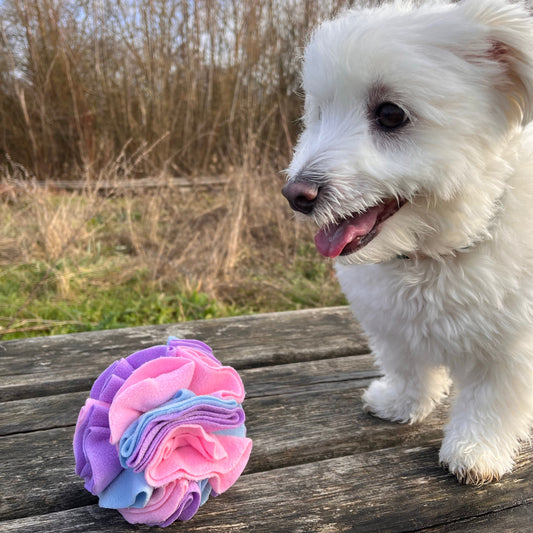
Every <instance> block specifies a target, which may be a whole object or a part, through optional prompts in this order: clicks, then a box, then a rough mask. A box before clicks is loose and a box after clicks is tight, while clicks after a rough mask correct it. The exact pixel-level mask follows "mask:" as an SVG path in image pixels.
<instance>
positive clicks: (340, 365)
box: [0, 355, 379, 436]
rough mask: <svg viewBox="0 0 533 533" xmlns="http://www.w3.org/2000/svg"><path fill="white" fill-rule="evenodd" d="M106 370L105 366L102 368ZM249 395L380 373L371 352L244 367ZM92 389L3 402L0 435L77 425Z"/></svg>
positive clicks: (244, 379)
mask: <svg viewBox="0 0 533 533" xmlns="http://www.w3.org/2000/svg"><path fill="white" fill-rule="evenodd" d="M102 370H103V368H102ZM240 375H241V377H242V379H243V381H244V385H245V388H246V392H247V398H248V399H250V398H255V397H260V396H270V395H279V394H290V393H294V392H298V391H299V392H302V391H305V390H306V388H309V387H310V386H315V389H314V390H316V385H318V384H320V383H322V384H324V385H326V386H327V384H330V383H336V382H346V381H352V380H359V381H361V382H362V383H366V381H365V380H368V379H369V378H373V377H376V376H378V375H379V371H378V370H376V369H375V368H374V366H373V359H372V357H371V356H369V355H356V356H349V357H343V358H337V359H325V360H319V361H308V362H304V363H292V364H286V365H279V366H273V367H262V368H252V369H248V370H241V372H240ZM88 395H89V391H88V390H86V391H81V392H72V393H65V394H56V395H51V396H43V397H40V398H27V399H24V400H13V401H9V402H4V403H0V436H1V435H10V434H14V433H18V432H28V431H37V430H43V429H50V428H57V427H64V426H69V425H74V424H75V423H76V419H77V416H78V412H79V409H80V407H81V406H82V405H83V403H84V402H85V399H86V398H87V397H88Z"/></svg>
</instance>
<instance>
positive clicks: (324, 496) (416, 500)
mask: <svg viewBox="0 0 533 533" xmlns="http://www.w3.org/2000/svg"><path fill="white" fill-rule="evenodd" d="M437 450H438V442H434V443H430V444H428V445H426V446H425V447H423V448H416V449H415V448H410V449H396V448H393V449H386V450H380V451H373V452H366V453H362V454H357V455H351V456H346V457H340V458H335V459H330V460H326V461H321V462H316V463H312V464H304V465H298V466H293V467H287V468H284V469H277V470H272V471H270V472H261V473H256V474H248V475H244V476H243V477H242V478H241V479H240V480H239V481H238V483H237V484H236V485H235V486H234V487H232V489H231V490H230V491H228V493H226V494H224V495H222V496H221V497H219V498H216V499H214V500H211V501H209V502H208V503H207V504H206V505H205V506H204V507H202V508H201V509H200V511H199V512H198V514H197V515H196V517H195V518H194V519H193V520H192V521H191V522H188V523H187V525H186V526H185V525H183V524H181V525H180V524H177V525H175V526H173V527H172V528H171V529H170V530H171V531H181V530H184V528H186V530H187V531H188V532H189V533H199V532H203V533H206V532H212V533H214V532H216V533H219V532H220V531H231V532H245V531H253V532H257V533H272V532H277V531H290V532H294V533H299V532H302V533H303V532H343V531H357V532H359V533H365V532H372V533H374V532H376V531H380V532H399V531H403V532H407V531H420V530H424V529H429V528H431V527H433V526H434V525H435V524H440V527H441V529H440V530H442V531H465V529H462V524H464V523H465V522H464V520H469V522H468V526H469V527H471V526H473V525H475V523H476V520H475V519H474V520H471V521H470V519H471V517H472V516H480V517H486V518H487V519H488V522H487V523H488V524H489V525H490V526H491V528H490V529H488V530H487V531H513V529H510V530H508V529H507V525H509V524H510V525H511V527H515V526H516V524H517V520H515V516H513V513H512V512H511V511H507V509H512V508H516V506H518V505H520V506H522V507H523V509H531V505H532V503H533V485H532V484H531V482H530V479H531V476H532V475H533V457H532V456H531V455H530V456H526V457H523V458H522V459H521V460H520V461H519V463H518V465H517V468H516V470H515V472H514V474H513V476H512V479H511V478H510V477H509V478H507V480H505V481H503V482H501V483H496V484H493V485H488V486H485V487H482V488H479V489H476V488H473V487H465V486H461V485H459V484H457V482H456V481H455V480H454V479H453V478H452V477H451V476H449V475H447V474H446V473H445V472H443V471H442V470H440V469H439V468H438V467H437V466H436V464H435V455H436V453H437ZM522 516H523V515H522ZM489 517H490V518H489ZM481 520H482V521H483V520H484V518H482V519H481ZM520 520H521V522H522V523H524V522H525V520H524V519H523V518H520ZM513 524H514V525H513ZM443 527H445V528H446V529H442V528H443ZM149 530H150V529H149V528H147V527H143V526H129V525H128V524H127V523H125V522H124V521H123V520H122V518H121V517H120V516H119V515H118V513H114V512H112V511H109V510H101V509H99V508H98V507H96V506H87V507H81V508H78V509H72V510H66V511H63V512H57V513H52V514H47V515H44V516H32V517H27V518H23V519H19V520H13V521H6V522H3V523H2V531H5V532H6V533H7V532H15V531H18V532H21V531H24V532H25V533H26V532H37V531H54V532H58V533H66V532H71V531H85V532H97V531H98V532H100V531H106V532H114V531H124V532H126V531H149ZM468 530H469V531H483V529H481V528H477V529H468ZM435 531H439V529H437V530H435Z"/></svg>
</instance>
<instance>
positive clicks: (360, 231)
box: [315, 206, 381, 257]
mask: <svg viewBox="0 0 533 533" xmlns="http://www.w3.org/2000/svg"><path fill="white" fill-rule="evenodd" d="M380 210H381V206H375V207H371V208H370V209H369V210H368V211H365V212H364V213H362V214H361V215H357V216H354V217H352V218H347V219H346V220H343V221H342V222H341V223H339V224H336V225H333V226H327V227H325V228H322V229H321V230H320V231H319V232H318V233H317V234H316V235H315V245H316V249H317V250H318V251H319V252H320V253H321V254H322V255H323V256H325V257H337V256H338V255H340V253H341V252H342V251H343V250H344V248H346V246H347V245H348V244H350V243H352V242H354V241H355V239H360V238H361V237H363V236H364V235H366V234H367V233H368V232H369V231H370V230H371V229H372V228H373V227H374V225H375V224H376V220H377V217H378V213H379V211H380Z"/></svg>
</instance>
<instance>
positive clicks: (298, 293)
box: [0, 169, 343, 336]
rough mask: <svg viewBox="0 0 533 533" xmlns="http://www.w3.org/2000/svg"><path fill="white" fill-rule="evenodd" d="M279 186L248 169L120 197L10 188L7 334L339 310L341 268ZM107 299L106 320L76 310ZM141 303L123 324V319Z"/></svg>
mask: <svg viewBox="0 0 533 533" xmlns="http://www.w3.org/2000/svg"><path fill="white" fill-rule="evenodd" d="M281 185H282V178H281V176H279V174H278V175H277V174H275V173H265V174H260V173H256V174H253V173H250V172H249V171H246V170H245V169H240V170H235V171H234V172H233V174H231V176H229V180H228V183H227V184H226V185H225V186H224V187H220V188H212V189H206V188H203V189H180V188H168V187H164V186H162V187H160V188H157V189H154V190H150V191H145V192H137V193H133V192H127V193H126V194H124V195H120V196H118V195H113V194H108V195H107V196H101V195H99V193H98V192H97V191H96V189H95V188H94V187H92V188H91V187H87V189H86V190H85V191H84V192H83V193H64V192H58V191H53V190H50V189H48V188H45V187H42V186H38V185H36V184H35V183H34V184H28V182H15V181H14V180H12V179H4V181H3V182H2V186H1V190H2V191H3V192H2V194H1V205H0V225H1V226H2V227H3V228H4V231H3V232H2V234H1V235H0V279H1V280H2V286H3V295H0V296H3V297H2V298H0V320H2V316H3V317H4V319H3V322H2V325H3V330H1V329H0V334H2V333H3V334H5V333H7V332H12V334H11V336H17V335H16V333H25V334H33V333H35V332H39V333H43V332H53V333H59V332H68V331H79V330H80V329H93V328H100V327H119V326H124V325H134V324H135V325H136V324H143V323H157V322H161V321H176V320H187V319H191V318H204V317H213V316H225V315H228V314H240V313H252V312H261V311H272V310H280V309H297V308H301V307H310V306H321V305H334V304H338V303H341V302H342V301H343V300H342V296H341V295H340V292H339V290H338V288H337V285H336V283H335V280H334V277H333V273H332V270H331V265H330V264H328V263H327V262H325V261H324V260H322V259H321V258H319V257H318V255H317V254H316V252H315V251H314V248H313V247H312V246H311V242H312V231H311V230H310V228H305V227H303V226H301V225H299V224H296V223H294V221H293V220H292V215H291V214H290V212H289V209H288V207H287V206H286V205H285V201H284V199H283V198H282V197H281V195H280V194H279V190H280V188H281ZM117 291H118V292H117ZM14 295H16V297H14ZM178 296H179V297H178ZM131 298H133V300H135V299H137V300H138V302H135V301H131ZM143 298H146V301H145V303H142V302H143ZM156 300H157V301H156ZM97 301H99V302H100V304H99V306H98V309H97V310H95V309H93V307H91V308H90V309H88V308H84V307H82V308H78V307H77V306H78V304H79V303H80V302H87V305H88V303H89V302H90V304H91V306H94V304H95V302H97ZM154 302H155V303H154ZM137 305H138V306H139V308H138V309H136V310H133V311H131V312H130V311H128V313H130V315H131V316H130V315H128V317H127V318H124V317H123V315H122V314H121V313H122V311H120V309H122V308H125V309H126V308H127V309H130V308H132V306H133V307H135V306H137ZM152 307H153V308H154V309H153V312H151V311H150V308H152ZM63 308H64V309H65V310H66V311H65V312H59V311H58V310H59V309H63ZM54 310H55V311H54ZM150 313H152V314H150ZM115 315H117V317H118V318H112V319H109V318H107V319H106V318H105V317H106V316H107V317H110V316H112V317H113V316H115Z"/></svg>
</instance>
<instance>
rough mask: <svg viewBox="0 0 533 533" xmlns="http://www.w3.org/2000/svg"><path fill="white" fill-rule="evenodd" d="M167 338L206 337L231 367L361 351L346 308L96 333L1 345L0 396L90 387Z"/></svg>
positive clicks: (359, 337) (27, 395)
mask: <svg viewBox="0 0 533 533" xmlns="http://www.w3.org/2000/svg"><path fill="white" fill-rule="evenodd" d="M169 335H175V336H177V337H181V338H197V339H200V340H203V341H204V342H207V343H208V344H209V345H210V346H211V347H212V348H213V350H214V351H215V354H216V355H217V357H218V358H219V359H220V360H221V361H223V363H224V364H228V365H231V366H234V367H235V368H237V369H239V370H240V369H245V368H254V367H255V368H257V367H260V366H265V365H276V364H286V363H294V362H301V361H312V360H315V359H331V358H336V357H343V356H349V355H354V354H362V353H366V352H367V351H368V347H367V343H366V340H365V338H364V336H363V334H362V332H361V328H360V327H359V326H358V324H357V323H356V322H355V320H354V319H353V318H352V315H351V312H350V310H349V309H348V308H347V307H336V308H327V309H311V310H304V311H292V312H286V313H269V314H265V315H250V316H246V317H238V318H223V319H217V320H208V321H196V322H184V323H181V324H164V325H158V326H146V327H139V328H124V329H119V330H107V331H94V332H85V333H76V334H71V335H57V336H53V337H36V338H32V339H24V340H13V341H4V342H1V343H0V376H2V380H1V382H0V401H7V400H16V399H22V398H31V397H34V396H45V395H49V394H58V393H66V392H76V391H79V390H88V389H89V388H90V386H91V384H92V383H93V381H94V380H95V379H96V377H97V376H98V375H99V373H100V372H101V371H102V369H103V368H105V367H107V366H108V365H109V364H110V363H111V362H113V361H114V360H115V359H118V358H120V357H124V356H127V355H129V354H130V353H132V352H134V351H137V350H141V349H143V348H146V347H148V346H153V345H155V344H164V343H165V342H166V339H167V337H168V336H169Z"/></svg>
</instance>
